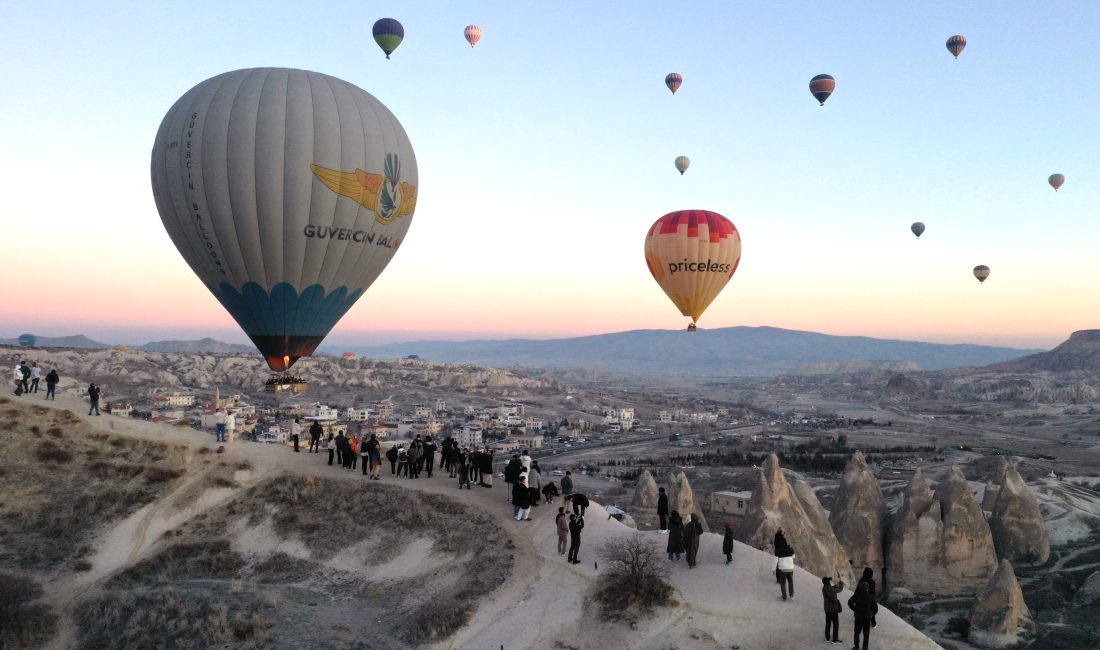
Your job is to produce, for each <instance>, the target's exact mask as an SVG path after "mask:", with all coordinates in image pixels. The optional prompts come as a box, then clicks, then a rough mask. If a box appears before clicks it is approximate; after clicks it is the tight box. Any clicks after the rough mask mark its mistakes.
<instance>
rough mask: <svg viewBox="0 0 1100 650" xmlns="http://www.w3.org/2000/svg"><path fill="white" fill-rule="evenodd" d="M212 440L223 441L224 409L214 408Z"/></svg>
mask: <svg viewBox="0 0 1100 650" xmlns="http://www.w3.org/2000/svg"><path fill="white" fill-rule="evenodd" d="M214 442H225V411H224V410H222V409H221V408H216V409H214Z"/></svg>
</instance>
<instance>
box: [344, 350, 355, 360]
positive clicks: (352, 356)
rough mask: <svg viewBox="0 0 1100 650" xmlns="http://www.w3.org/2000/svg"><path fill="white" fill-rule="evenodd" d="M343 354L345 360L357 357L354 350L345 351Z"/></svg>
mask: <svg viewBox="0 0 1100 650" xmlns="http://www.w3.org/2000/svg"><path fill="white" fill-rule="evenodd" d="M343 356H344V359H345V360H347V361H351V360H352V359H354V358H355V353H354V352H345V353H344V355H343Z"/></svg>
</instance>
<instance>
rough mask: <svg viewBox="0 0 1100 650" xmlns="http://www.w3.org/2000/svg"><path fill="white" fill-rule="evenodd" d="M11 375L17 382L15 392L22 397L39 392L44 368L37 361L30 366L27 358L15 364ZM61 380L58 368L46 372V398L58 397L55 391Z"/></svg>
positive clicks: (54, 398)
mask: <svg viewBox="0 0 1100 650" xmlns="http://www.w3.org/2000/svg"><path fill="white" fill-rule="evenodd" d="M11 377H12V380H13V381H14V382H15V391H14V393H15V396H16V397H21V396H23V395H24V394H26V393H37V392H38V387H39V384H40V383H41V381H42V369H41V368H39V367H38V362H37V361H32V362H31V365H29V366H28V365H27V362H26V360H24V361H20V362H19V363H17V364H15V368H14V369H13V370H12V375H11ZM60 381H61V378H60V377H58V374H57V371H56V370H50V371H49V372H48V373H46V396H45V398H46V399H48V400H56V399H57V396H56V395H55V392H56V391H57V384H58V383H59V382H60ZM93 385H94V384H93ZM89 415H90V414H89Z"/></svg>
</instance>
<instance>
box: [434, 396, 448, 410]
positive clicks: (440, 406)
mask: <svg viewBox="0 0 1100 650" xmlns="http://www.w3.org/2000/svg"><path fill="white" fill-rule="evenodd" d="M435 412H436V413H446V412H447V401H446V400H442V399H437V400H436V401H435Z"/></svg>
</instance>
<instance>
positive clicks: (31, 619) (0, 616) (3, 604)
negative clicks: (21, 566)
mask: <svg viewBox="0 0 1100 650" xmlns="http://www.w3.org/2000/svg"><path fill="white" fill-rule="evenodd" d="M41 597H42V588H41V587H40V586H38V583H37V582H35V581H34V580H31V579H30V578H26V577H23V576H20V575H14V574H10V573H0V648H4V649H5V650H6V649H8V648H11V649H12V650H15V648H37V647H39V646H40V645H41V644H42V643H43V642H44V641H46V640H47V639H49V638H50V637H51V636H53V634H54V630H55V628H56V626H57V617H56V616H55V615H54V613H53V610H52V609H51V608H50V607H49V606H48V605H44V604H43V603H40V602H36V601H37V600H38V599H39V598H41Z"/></svg>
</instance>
